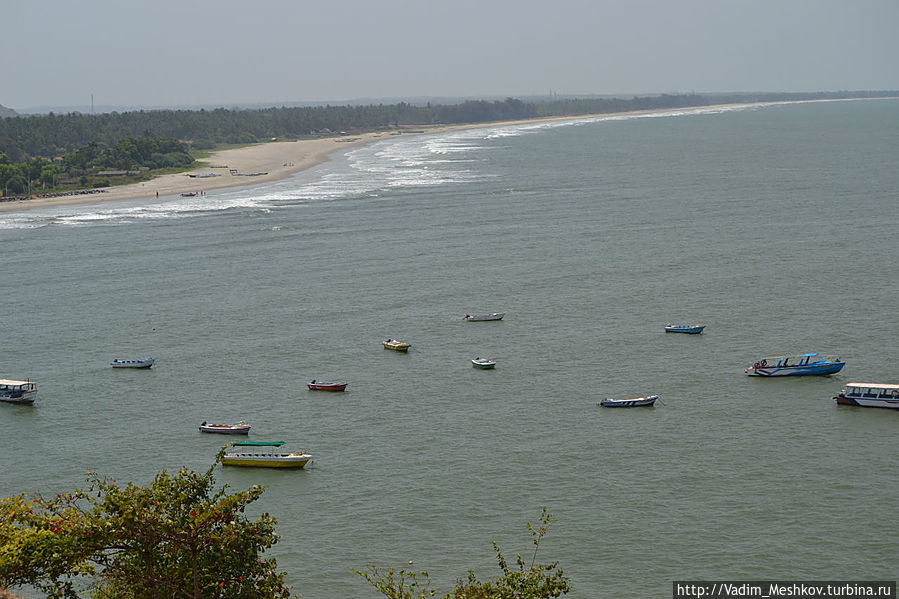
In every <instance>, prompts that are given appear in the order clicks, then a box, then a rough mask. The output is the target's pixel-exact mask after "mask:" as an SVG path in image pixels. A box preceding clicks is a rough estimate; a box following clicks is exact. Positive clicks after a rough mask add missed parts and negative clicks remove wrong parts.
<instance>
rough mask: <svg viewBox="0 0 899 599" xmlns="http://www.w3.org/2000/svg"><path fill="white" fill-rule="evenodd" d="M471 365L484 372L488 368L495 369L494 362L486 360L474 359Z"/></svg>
mask: <svg viewBox="0 0 899 599" xmlns="http://www.w3.org/2000/svg"><path fill="white" fill-rule="evenodd" d="M471 365H472V366H474V367H475V368H483V369H484V370H487V369H488V368H495V367H496V360H490V359H487V358H475V359H474V360H472V361H471Z"/></svg>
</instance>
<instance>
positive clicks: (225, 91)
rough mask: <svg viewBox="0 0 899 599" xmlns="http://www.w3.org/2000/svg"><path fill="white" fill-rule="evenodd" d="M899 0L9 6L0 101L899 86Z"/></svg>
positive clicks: (97, 1) (202, 101) (0, 47)
mask: <svg viewBox="0 0 899 599" xmlns="http://www.w3.org/2000/svg"><path fill="white" fill-rule="evenodd" d="M897 58H899V0H676V1H675V0H617V1H614V2H612V1H608V0H551V1H549V0H515V1H512V0H451V1H449V0H316V1H312V0H289V1H288V0H242V1H236V0H150V1H147V0H143V1H141V0H2V2H0V105H3V106H6V107H8V108H13V109H17V110H19V109H27V108H34V107H41V106H45V107H46V106H51V107H52V106H63V107H65V106H90V105H91V96H93V101H94V102H95V103H96V104H97V105H98V106H99V105H111V106H129V107H177V106H198V105H204V106H223V107H229V106H234V105H237V104H248V103H262V104H270V105H273V106H277V105H280V104H281V103H291V102H316V101H329V102H334V103H343V102H345V101H351V100H355V99H377V98H387V99H395V98H422V97H483V98H495V97H507V96H508V97H524V96H533V95H545V94H549V93H550V92H553V93H557V94H562V95H588V94H618V95H625V96H627V97H630V96H631V95H635V94H654V93H690V92H697V93H703V92H730V91H840V90H872V89H874V90H896V89H899V65H897Z"/></svg>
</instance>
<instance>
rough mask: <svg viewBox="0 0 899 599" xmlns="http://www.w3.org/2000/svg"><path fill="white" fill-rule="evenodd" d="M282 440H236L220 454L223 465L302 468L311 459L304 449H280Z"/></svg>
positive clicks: (282, 443)
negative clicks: (289, 451)
mask: <svg viewBox="0 0 899 599" xmlns="http://www.w3.org/2000/svg"><path fill="white" fill-rule="evenodd" d="M282 445H284V441H236V442H235V443H232V444H231V447H229V448H228V449H226V450H225V452H224V454H222V465H224V466H250V467H256V468H303V467H305V466H306V464H307V463H309V461H310V460H311V459H312V456H311V455H309V454H308V453H306V452H304V451H294V452H291V453H286V452H283V451H281V446H282Z"/></svg>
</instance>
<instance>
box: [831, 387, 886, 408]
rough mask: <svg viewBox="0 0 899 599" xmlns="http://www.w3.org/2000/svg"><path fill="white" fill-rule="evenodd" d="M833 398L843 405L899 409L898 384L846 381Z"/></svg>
mask: <svg viewBox="0 0 899 599" xmlns="http://www.w3.org/2000/svg"><path fill="white" fill-rule="evenodd" d="M834 399H835V400H837V403H838V404H841V405H844V406H859V407H862V408H897V409H899V385H884V384H882V383H848V384H847V385H846V386H845V387H844V388H843V390H842V391H840V394H839V395H837V396H835V397H834Z"/></svg>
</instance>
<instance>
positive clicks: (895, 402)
mask: <svg viewBox="0 0 899 599" xmlns="http://www.w3.org/2000/svg"><path fill="white" fill-rule="evenodd" d="M834 399H835V400H837V403H838V404H840V405H843V406H857V407H860V408H892V409H894V410H899V399H884V398H877V399H868V398H864V397H846V396H845V395H843V394H842V393H841V394H840V395H837V396H836V397H834Z"/></svg>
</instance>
